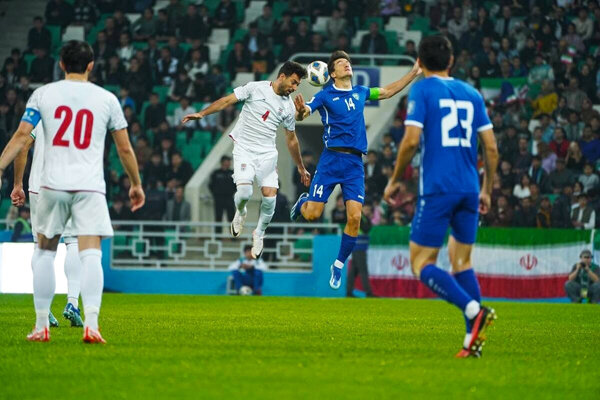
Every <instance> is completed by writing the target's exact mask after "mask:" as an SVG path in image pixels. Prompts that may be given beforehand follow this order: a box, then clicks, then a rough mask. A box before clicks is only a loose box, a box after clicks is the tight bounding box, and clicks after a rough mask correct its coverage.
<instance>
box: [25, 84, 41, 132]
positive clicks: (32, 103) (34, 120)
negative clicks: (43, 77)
mask: <svg viewBox="0 0 600 400" xmlns="http://www.w3.org/2000/svg"><path fill="white" fill-rule="evenodd" d="M40 89H41V88H39V89H36V90H35V91H34V92H33V93H32V94H31V96H30V97H29V100H28V101H27V105H26V106H25V112H24V113H23V116H22V117H21V121H25V122H29V123H30V124H31V125H33V127H34V128H35V127H36V126H37V124H38V123H39V122H40V119H42V115H41V114H40V98H41V90H40Z"/></svg>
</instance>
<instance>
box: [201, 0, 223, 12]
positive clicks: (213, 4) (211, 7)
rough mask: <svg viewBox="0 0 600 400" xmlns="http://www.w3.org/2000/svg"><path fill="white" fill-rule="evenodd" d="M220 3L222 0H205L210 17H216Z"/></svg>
mask: <svg viewBox="0 0 600 400" xmlns="http://www.w3.org/2000/svg"><path fill="white" fill-rule="evenodd" d="M220 2H221V0H204V4H203V5H204V6H206V8H208V12H209V13H210V15H215V10H216V9H217V7H218V6H219V3H220Z"/></svg>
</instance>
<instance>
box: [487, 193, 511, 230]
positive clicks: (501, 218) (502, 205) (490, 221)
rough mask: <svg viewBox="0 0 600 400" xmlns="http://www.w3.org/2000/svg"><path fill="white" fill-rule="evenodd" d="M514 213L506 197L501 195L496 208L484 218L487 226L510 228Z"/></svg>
mask: <svg viewBox="0 0 600 400" xmlns="http://www.w3.org/2000/svg"><path fill="white" fill-rule="evenodd" d="M513 215H514V211H513V208H512V206H511V205H510V204H509V202H508V200H507V199H506V197H505V196H503V195H500V196H499V197H498V199H497V200H496V206H495V207H492V209H491V210H490V212H489V213H488V214H487V215H486V216H485V217H484V218H485V220H486V224H487V226H493V227H509V226H512V221H513Z"/></svg>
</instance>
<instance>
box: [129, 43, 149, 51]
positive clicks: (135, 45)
mask: <svg viewBox="0 0 600 400" xmlns="http://www.w3.org/2000/svg"><path fill="white" fill-rule="evenodd" d="M131 45H132V46H133V48H134V49H136V50H146V49H147V48H148V42H133V43H132V44H131Z"/></svg>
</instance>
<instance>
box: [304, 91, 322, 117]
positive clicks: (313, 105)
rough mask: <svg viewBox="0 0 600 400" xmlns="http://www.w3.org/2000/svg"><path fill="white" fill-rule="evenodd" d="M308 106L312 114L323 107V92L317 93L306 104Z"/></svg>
mask: <svg viewBox="0 0 600 400" xmlns="http://www.w3.org/2000/svg"><path fill="white" fill-rule="evenodd" d="M306 106H307V107H308V108H309V109H310V113H311V114H312V113H314V112H315V111H317V110H318V109H319V108H321V107H323V91H322V90H321V91H320V92H317V94H315V95H314V96H313V98H312V99H310V100H309V101H308V102H307V103H306Z"/></svg>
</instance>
